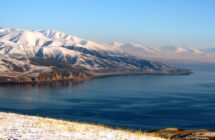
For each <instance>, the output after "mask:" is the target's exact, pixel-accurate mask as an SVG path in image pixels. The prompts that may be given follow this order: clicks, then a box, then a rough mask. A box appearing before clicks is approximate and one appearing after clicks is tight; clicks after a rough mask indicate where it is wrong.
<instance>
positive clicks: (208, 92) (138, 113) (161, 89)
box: [0, 65, 215, 130]
mask: <svg viewBox="0 0 215 140" xmlns="http://www.w3.org/2000/svg"><path fill="white" fill-rule="evenodd" d="M186 67H190V68H192V70H193V71H194V74H193V75H191V76H121V77H109V78H99V79H93V80H89V81H86V82H84V83H81V84H75V85H74V84H73V85H72V84H66V85H65V84H62V83H58V84H54V86H53V85H40V86H38V85H35V86H0V111H6V112H15V113H21V114H29V115H39V116H48V117H53V118H60V119H66V120H77V121H84V122H93V123H100V124H107V125H110V126H114V127H115V126H116V127H123V128H129V129H142V130H152V129H162V128H167V127H178V128H183V129H213V130H215V66H210V65H198V66H186Z"/></svg>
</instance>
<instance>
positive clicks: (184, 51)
mask: <svg viewBox="0 0 215 140" xmlns="http://www.w3.org/2000/svg"><path fill="white" fill-rule="evenodd" d="M110 46H111V47H112V48H113V49H115V51H118V52H121V53H127V54H130V55H135V56H138V57H141V58H145V59H152V60H160V61H161V60H172V61H173V62H174V60H177V61H175V62H189V63H192V62H207V63H215V48H207V49H197V48H185V47H180V46H172V45H168V46H163V47H160V48H153V47H148V46H144V45H140V44H135V43H120V42H114V43H111V44H110Z"/></svg>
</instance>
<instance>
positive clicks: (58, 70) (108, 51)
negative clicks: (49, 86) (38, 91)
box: [0, 28, 189, 82]
mask: <svg viewBox="0 0 215 140" xmlns="http://www.w3.org/2000/svg"><path fill="white" fill-rule="evenodd" d="M142 52H143V54H146V53H147V54H149V55H150V54H151V53H155V52H159V50H157V49H153V48H148V47H143V46H141V45H138V44H122V43H117V42H115V43H113V44H100V43H96V42H93V41H89V40H85V39H81V38H78V37H75V36H72V35H70V34H66V33H63V32H58V31H56V30H23V29H8V28H0V72H1V74H0V77H1V81H5V80H6V81H8V82H10V81H14V79H15V80H16V81H30V82H31V81H44V80H53V77H54V79H55V80H62V79H74V77H75V78H78V79H80V77H88V76H89V75H93V74H92V73H94V74H95V73H103V74H104V73H117V74H119V73H133V74H134V73H151V74H178V73H184V72H185V73H186V71H183V70H180V69H176V68H171V67H168V66H166V65H163V64H161V63H158V62H152V61H148V60H145V59H143V58H140V57H136V55H137V56H138V55H140V54H136V53H142ZM188 73H189V72H188ZM2 77H4V78H2ZM8 77H9V78H8ZM20 77H22V78H20ZM23 77H24V78H23ZM44 77H45V79H44ZM72 77H73V78H72ZM2 79H3V80H2ZM23 79H24V80H23ZM41 79H42V80H41ZM1 81H0V82H1Z"/></svg>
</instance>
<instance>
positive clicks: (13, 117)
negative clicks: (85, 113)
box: [0, 113, 215, 140]
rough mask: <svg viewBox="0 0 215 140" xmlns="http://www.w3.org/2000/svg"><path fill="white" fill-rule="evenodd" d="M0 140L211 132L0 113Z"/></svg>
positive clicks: (212, 135)
mask: <svg viewBox="0 0 215 140" xmlns="http://www.w3.org/2000/svg"><path fill="white" fill-rule="evenodd" d="M0 139H2V140H6V139H23V140H24V139H26V140H27V139H34V140H40V139H45V140H49V139H50V140H59V139H60V140H71V139H72V140H85V139H88V140H165V139H169V140H214V139H215V132H213V131H207V130H185V131H183V130H178V129H175V128H171V129H165V130H160V131H154V132H150V133H143V132H132V131H128V130H120V129H111V128H107V127H104V126H99V125H93V124H84V123H78V122H67V121H61V120H54V119H48V118H42V117H33V116H25V115H18V114H12V113H0Z"/></svg>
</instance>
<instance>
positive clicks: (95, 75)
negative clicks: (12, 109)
mask: <svg viewBox="0 0 215 140" xmlns="http://www.w3.org/2000/svg"><path fill="white" fill-rule="evenodd" d="M191 74H193V72H192V71H190V70H187V71H185V72H181V73H153V72H152V73H150V72H104V73H102V72H86V73H85V76H83V78H80V79H79V78H78V79H77V78H75V79H72V78H71V79H70V78H68V79H67V78H65V79H64V78H62V79H57V80H41V81H29V80H28V81H24V80H14V81H0V85H28V84H29V85H31V84H32V85H34V84H46V83H55V82H73V83H81V82H84V81H86V80H90V79H96V78H105V77H118V76H138V75H152V76H189V75H191ZM87 75H88V76H87ZM0 79H7V77H0Z"/></svg>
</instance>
